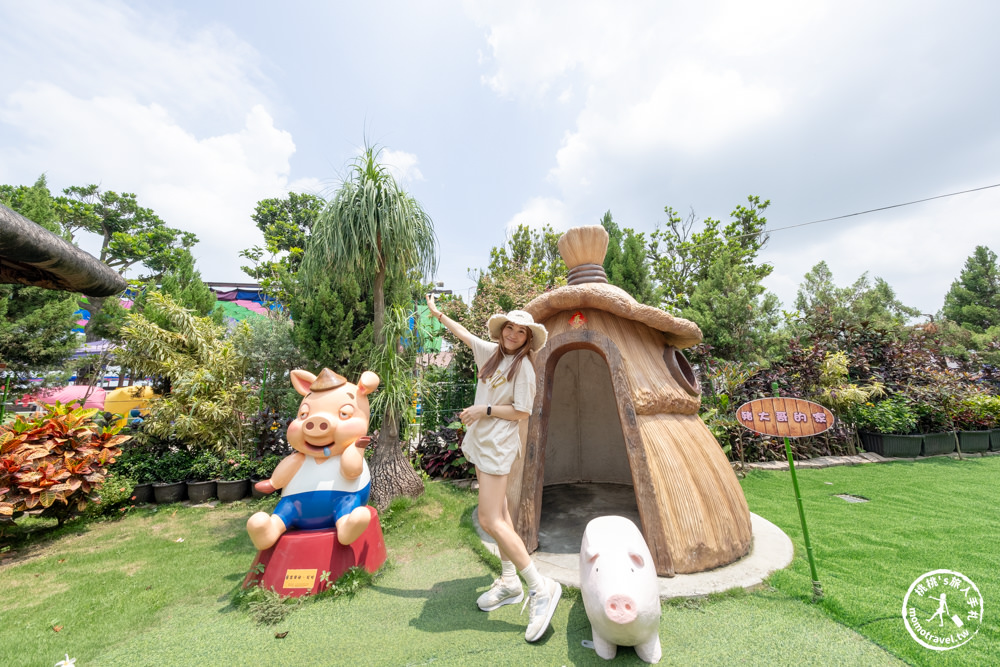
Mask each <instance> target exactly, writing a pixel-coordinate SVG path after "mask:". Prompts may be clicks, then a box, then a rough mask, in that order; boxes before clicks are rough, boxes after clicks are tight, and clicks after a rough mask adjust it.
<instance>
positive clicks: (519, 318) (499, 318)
mask: <svg viewBox="0 0 1000 667" xmlns="http://www.w3.org/2000/svg"><path fill="white" fill-rule="evenodd" d="M508 322H510V323H511V324H517V325H519V326H522V327H527V328H528V329H531V351H532V352H538V351H539V350H540V349H542V347H544V345H545V341H546V339H547V338H548V337H549V332H548V331H546V330H545V327H544V326H542V325H541V324H538V323H537V322H535V319H534V318H533V317H532V316H531V314H530V313H526V312H525V311H523V310H512V311H510V312H509V313H507V314H506V315H504V314H502V313H498V314H496V315H494V316H493V317H491V318H490V319H489V320H488V321H487V322H486V328H487V329H489V330H490V340H492V341H496V342H498V343H499V342H500V332H501V331H503V326H504V325H505V324H507V323H508Z"/></svg>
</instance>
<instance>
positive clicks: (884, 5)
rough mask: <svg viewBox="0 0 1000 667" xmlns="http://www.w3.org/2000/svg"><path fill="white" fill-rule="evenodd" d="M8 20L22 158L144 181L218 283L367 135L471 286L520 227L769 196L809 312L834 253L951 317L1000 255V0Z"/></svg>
mask: <svg viewBox="0 0 1000 667" xmlns="http://www.w3.org/2000/svg"><path fill="white" fill-rule="evenodd" d="M0 25H3V26H4V27H5V29H4V35H5V37H4V39H3V40H0V75H2V81H3V85H2V87H0V183H7V184H12V185H22V184H23V185H30V184H31V183H33V182H34V181H35V180H36V179H37V178H38V176H39V175H40V174H43V173H44V174H45V175H46V177H47V179H48V184H49V187H50V189H51V190H52V191H53V192H54V193H58V192H59V191H61V190H62V189H63V188H65V187H69V186H71V185H84V184H90V183H97V184H100V185H101V187H102V188H104V189H108V190H114V191H116V192H133V193H135V194H136V195H137V197H138V201H139V203H140V204H141V205H143V206H146V207H149V208H152V209H153V210H154V211H155V212H156V213H157V214H158V215H159V216H160V217H161V218H162V219H163V220H164V221H165V222H166V223H167V224H168V225H170V226H172V227H177V228H180V229H184V230H188V231H192V232H194V233H196V234H197V235H198V237H199V239H200V242H199V244H198V245H197V246H195V248H194V254H195V257H196V260H197V268H198V269H199V270H200V271H201V273H202V278H203V279H204V280H206V281H211V282H227V283H238V282H249V281H250V278H249V277H248V276H247V275H246V274H244V273H243V272H242V271H241V270H240V266H241V265H242V264H245V263H246V261H245V260H242V259H241V258H240V257H239V252H240V250H242V249H244V248H249V247H251V246H254V245H260V244H262V236H261V234H260V232H259V231H258V230H257V229H256V227H255V226H254V224H253V221H252V220H251V215H252V213H253V210H254V207H255V205H256V203H257V202H258V201H259V200H261V199H265V198H269V197H283V196H286V195H287V193H289V192H308V193H312V194H317V195H321V196H324V197H330V196H332V194H333V193H334V192H335V191H336V189H337V187H338V185H339V184H340V183H342V182H343V179H344V178H345V177H346V176H347V175H348V174H349V169H350V166H351V164H352V161H353V160H354V159H355V158H356V157H357V155H358V154H359V152H360V150H361V149H362V147H363V146H364V145H365V144H366V143H369V144H375V145H378V146H380V147H382V149H383V152H382V159H383V161H384V162H385V163H386V164H387V165H389V166H390V167H391V168H392V170H393V173H394V175H395V176H396V178H397V179H398V181H399V182H400V184H401V185H402V186H403V188H404V189H405V190H406V191H407V192H409V193H410V194H411V195H413V196H414V197H415V198H416V199H417V200H418V201H419V202H420V204H421V205H422V206H423V208H424V210H425V211H426V212H427V213H428V214H429V215H430V217H431V218H432V220H433V222H434V228H435V230H436V233H437V237H438V243H439V268H438V270H437V274H436V275H435V276H434V279H435V280H437V281H440V282H443V283H444V287H445V289H451V290H453V291H455V292H456V293H458V294H461V295H463V296H464V297H466V298H469V297H470V296H471V294H472V293H473V291H474V288H475V280H474V277H475V274H476V272H477V271H478V270H482V269H485V268H486V266H487V264H488V262H489V253H490V249H491V248H493V247H494V246H499V245H502V244H503V243H505V241H506V239H507V238H508V236H509V234H510V231H511V230H512V229H513V228H515V227H516V226H517V225H518V224H527V225H530V226H532V227H535V228H537V227H541V226H542V225H545V224H548V225H551V226H552V227H553V228H555V229H557V230H565V229H568V228H570V227H576V226H580V225H593V224H599V222H600V220H601V217H602V216H603V214H604V213H605V211H609V210H610V211H611V213H612V216H613V217H614V220H615V221H616V222H617V223H618V224H619V226H621V227H627V228H631V229H634V230H635V231H637V232H642V233H645V234H647V235H648V234H650V233H651V232H652V231H654V230H655V229H657V228H658V227H662V226H663V225H664V224H665V223H666V221H667V215H666V213H665V211H664V209H665V207H667V206H670V207H672V208H673V209H675V210H676V211H678V212H679V213H680V214H681V215H683V216H687V215H688V214H690V213H692V212H693V213H694V215H695V219H696V220H699V221H700V220H703V219H704V218H707V217H710V218H715V219H721V220H723V221H724V222H725V221H728V220H729V219H730V213H731V212H732V211H733V209H735V208H736V206H738V205H740V204H742V203H745V202H746V199H747V197H748V196H750V195H757V196H760V197H761V198H762V199H765V200H769V201H770V202H771V204H770V206H769V208H768V209H767V211H766V214H765V215H766V217H767V219H768V228H769V229H770V230H772V231H771V235H770V240H769V242H768V244H767V246H766V247H765V249H764V250H763V251H762V253H761V255H760V259H761V260H762V261H766V262H769V263H770V264H772V265H773V266H774V271H773V273H772V275H771V276H769V277H768V278H767V279H766V280H765V286H766V287H767V288H768V289H769V290H771V291H772V292H774V293H775V294H776V295H777V296H778V298H779V299H780V300H781V302H782V304H783V307H784V308H785V309H786V310H793V309H794V300H795V295H796V291H797V289H798V287H799V285H800V284H801V282H802V280H803V276H804V275H805V273H806V272H807V271H809V270H810V269H811V268H812V267H813V266H815V265H816V264H817V263H818V262H820V261H826V263H827V264H828V266H829V267H830V269H831V271H832V273H833V277H834V281H835V283H836V284H837V285H838V286H847V285H849V284H851V283H853V282H854V281H855V280H857V279H858V278H859V277H860V276H861V275H862V274H864V273H866V272H867V274H868V276H869V278H874V277H881V278H883V279H885V280H886V281H887V282H888V283H889V284H890V285H891V286H892V287H893V289H894V290H895V291H896V293H897V295H898V297H899V298H900V299H901V300H902V302H903V303H905V304H907V305H909V306H913V307H915V308H918V309H919V310H920V311H921V312H922V313H927V314H935V313H937V312H938V311H940V309H941V307H942V305H943V302H944V296H945V294H946V293H947V291H948V289H949V287H950V285H951V283H952V282H953V281H954V280H956V279H957V278H958V277H959V275H960V273H961V271H962V269H963V266H964V264H965V261H966V259H967V258H968V257H969V256H970V255H972V253H973V251H974V249H975V247H976V246H977V245H986V246H988V247H990V248H991V249H992V250H993V251H995V252H1000V231H998V230H1000V224H998V223H1000V187H993V188H990V187H988V186H995V185H998V184H1000V159H998V158H1000V112H998V109H1000V77H998V76H997V74H996V64H997V63H998V62H1000V41H998V40H997V39H996V34H995V31H996V26H997V25H1000V3H996V2H993V1H992V0H982V1H970V0H949V1H947V2H944V1H940V2H933V1H920V0H907V1H899V2H897V1H893V0H881V1H880V2H870V1H863V2H860V1H855V0H837V1H836V2H833V1H829V2H828V1H826V0H810V2H801V1H798V0H791V1H776V2H771V1H756V2H745V1H740V0H735V1H732V2H728V1H718V0H708V1H704V2H698V3H692V2H679V1H665V0H658V1H653V0H651V1H642V0H635V1H629V2H610V1H597V0H569V1H560V0H546V1H545V2H531V1H522V0H503V1H502V2H501V1H496V2H492V1H484V2H463V1H460V0H422V1H421V2H403V1H385V0H370V1H369V2H364V3H360V2H353V3H347V2H311V1H308V0H299V1H296V2H289V3H276V2H273V1H263V0H239V1H227V0H220V1H215V2H193V1H192V2H181V1H178V0H173V1H171V0H158V1H150V2H139V1H133V2H115V1H97V0H74V1H72V2H69V1H66V2H50V1H45V0H33V1H32V2H22V1H19V0H0ZM977 188H985V189H980V190H978V191H976V192H970V193H966V194H960V195H956V196H950V197H942V198H939V199H934V200H932V201H927V202H923V203H918V204H913V205H910V206H899V207H895V208H890V209H887V210H883V211H877V212H873V213H868V214H864V215H857V216H852V217H847V218H842V219H839V220H834V221H829V222H821V223H817V224H804V223H810V222H813V221H817V220H823V219H826V218H833V217H838V216H845V215H849V214H853V213H858V212H862V211H868V210H871V209H878V208H883V207H890V206H894V205H896V204H903V203H907V202H912V201H916V200H921V199H927V198H931V197H938V196H940V195H948V194H951V193H956V192H962V191H966V190H973V189H977ZM83 245H84V248H85V249H88V250H91V251H94V250H96V246H92V247H90V248H88V247H87V244H86V243H84V244H83Z"/></svg>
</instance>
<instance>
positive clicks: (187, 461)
mask: <svg viewBox="0 0 1000 667" xmlns="http://www.w3.org/2000/svg"><path fill="white" fill-rule="evenodd" d="M191 461H192V457H191V454H190V453H189V452H188V451H187V449H186V448H184V447H178V446H176V445H175V446H172V447H170V448H169V449H167V451H165V452H163V453H162V454H160V456H159V457H158V458H157V460H156V477H157V479H159V481H158V482H154V483H153V497H154V498H155V499H156V502H157V503H159V504H161V505H162V504H167V503H179V502H180V501H182V500H184V499H185V498H187V482H186V481H185V480H187V478H188V475H189V474H190V471H191Z"/></svg>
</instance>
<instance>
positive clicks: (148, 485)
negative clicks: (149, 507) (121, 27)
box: [114, 440, 159, 505]
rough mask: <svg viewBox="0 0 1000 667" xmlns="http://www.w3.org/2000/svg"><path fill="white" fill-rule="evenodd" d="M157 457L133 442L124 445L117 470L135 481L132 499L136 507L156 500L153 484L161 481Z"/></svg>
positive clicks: (117, 461) (154, 453)
mask: <svg viewBox="0 0 1000 667" xmlns="http://www.w3.org/2000/svg"><path fill="white" fill-rule="evenodd" d="M157 457H158V454H157V453H156V452H154V451H153V450H152V449H150V448H148V447H144V446H142V445H140V444H139V443H138V442H136V441H135V440H132V441H130V442H127V443H125V444H124V446H123V447H122V453H121V456H119V457H118V459H117V460H116V461H115V464H114V468H115V470H117V471H120V472H121V474H123V475H126V476H128V477H129V478H130V479H132V480H133V481H135V486H134V487H133V488H132V498H133V502H134V503H135V504H136V505H142V504H145V503H151V502H153V500H154V497H153V482H157V481H159V480H158V479H157V477H156V474H157V472H156V466H157V462H156V459H157Z"/></svg>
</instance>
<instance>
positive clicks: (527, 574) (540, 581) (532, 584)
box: [521, 561, 545, 591]
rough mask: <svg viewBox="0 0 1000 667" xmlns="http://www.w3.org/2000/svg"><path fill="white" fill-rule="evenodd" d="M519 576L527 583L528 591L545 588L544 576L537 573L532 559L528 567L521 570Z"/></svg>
mask: <svg viewBox="0 0 1000 667" xmlns="http://www.w3.org/2000/svg"><path fill="white" fill-rule="evenodd" d="M521 576H522V577H524V581H525V582H526V583H527V584H528V590H529V591H540V590H542V589H543V588H545V577H543V576H542V575H540V574H539V573H538V570H537V569H535V563H534V561H532V562H531V563H530V564H529V565H528V567H526V568H524V569H523V570H521Z"/></svg>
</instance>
